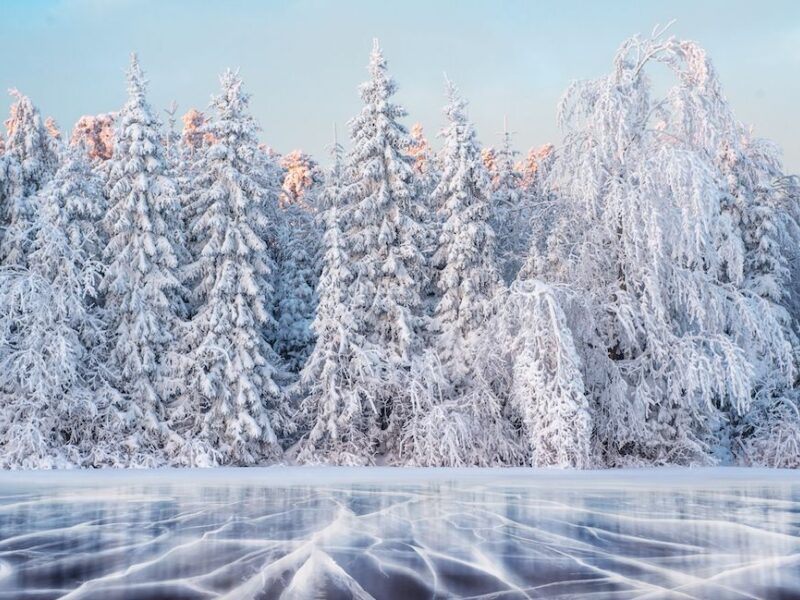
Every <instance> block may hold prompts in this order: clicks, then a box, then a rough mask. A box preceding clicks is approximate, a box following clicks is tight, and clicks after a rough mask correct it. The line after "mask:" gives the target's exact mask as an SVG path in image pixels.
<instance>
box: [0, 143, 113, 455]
mask: <svg viewBox="0 0 800 600" xmlns="http://www.w3.org/2000/svg"><path fill="white" fill-rule="evenodd" d="M37 203H38V205H39V208H38V210H37V212H36V215H35V217H34V221H33V224H32V234H31V242H30V246H29V251H30V252H29V263H30V268H29V269H27V270H15V269H11V268H8V267H6V268H4V269H3V271H2V272H1V273H0V279H2V285H0V307H2V308H0V336H2V343H0V347H2V350H1V351H0V363H2V366H3V368H2V373H3V376H2V378H0V390H2V391H1V392H0V393H2V396H3V400H2V405H3V411H1V412H2V419H1V420H0V432H2V433H1V434H0V439H2V440H3V443H2V448H1V450H2V451H0V456H2V461H3V463H4V465H5V466H15V467H23V468H49V467H62V466H80V465H86V466H98V465H100V464H115V463H116V452H117V447H116V445H117V442H118V440H116V439H114V434H115V433H116V432H117V431H119V430H120V429H121V428H122V426H123V424H124V415H122V414H121V413H120V412H119V411H118V406H117V404H116V403H115V400H116V394H115V393H114V391H113V389H111V388H110V387H109V386H108V384H107V378H106V372H105V368H104V356H103V346H104V344H103V342H104V339H105V332H104V330H103V323H102V319H101V316H100V314H98V308H97V306H96V304H95V302H94V301H95V298H96V296H97V293H96V288H97V283H98V281H99V277H100V264H99V261H98V252H99V250H100V247H101V244H102V236H101V235H100V232H99V228H98V221H99V219H100V217H101V215H102V213H103V204H104V198H103V195H102V188H101V185H100V182H99V181H98V180H97V178H96V177H94V176H93V174H92V172H91V168H90V165H89V164H88V162H87V159H86V158H85V157H84V152H83V150H82V149H79V148H73V149H71V150H70V151H68V153H67V154H66V156H65V161H64V163H63V165H62V166H61V168H60V169H59V170H58V172H57V173H56V174H55V176H54V178H53V180H52V181H51V182H50V183H49V184H48V185H47V186H46V187H45V189H44V190H43V191H42V192H40V198H38V199H37Z"/></svg>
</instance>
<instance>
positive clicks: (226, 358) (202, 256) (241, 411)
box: [173, 70, 291, 466]
mask: <svg viewBox="0 0 800 600" xmlns="http://www.w3.org/2000/svg"><path fill="white" fill-rule="evenodd" d="M220 81H221V85H222V90H221V93H220V94H219V95H218V96H216V97H215V98H214V99H213V101H212V108H213V110H214V116H213V120H212V121H211V123H210V124H209V125H207V127H208V132H209V133H210V134H211V137H212V139H213V143H211V144H210V145H208V146H207V147H205V148H203V150H201V151H200V153H199V159H198V162H197V163H196V164H195V165H194V167H193V170H194V172H195V173H197V176H196V178H195V179H194V180H193V182H192V192H191V198H192V201H191V203H190V214H191V215H192V219H191V233H192V236H193V237H194V239H195V240H198V241H199V242H200V247H199V252H198V253H197V255H196V256H195V260H194V262H193V263H192V264H191V265H190V267H189V269H188V271H189V274H190V276H191V279H192V280H193V281H196V282H197V285H196V287H195V289H194V293H193V303H194V305H195V306H196V307H197V310H196V314H195V315H194V317H193V318H192V320H191V323H190V324H189V327H188V331H187V336H186V343H187V352H188V356H187V361H186V365H185V375H184V378H185V385H184V389H183V390H182V394H181V395H182V398H181V401H180V403H179V404H178V405H177V407H176V409H175V411H174V413H173V418H174V419H175V426H176V427H178V428H180V429H181V431H183V432H184V437H186V438H187V440H190V444H189V447H187V448H186V449H185V450H184V456H183V459H184V460H185V461H186V462H187V464H192V465H195V466H209V465H213V464H240V465H250V464H255V463H258V462H261V461H265V460H275V459H277V458H279V457H280V456H281V454H282V450H281V446H280V444H279V441H278V433H280V432H282V431H285V430H288V429H289V428H290V425H291V423H290V422H289V421H288V419H287V418H286V416H285V409H284V406H283V398H282V393H281V390H280V389H279V386H278V384H277V383H276V382H275V377H276V371H277V367H276V361H277V357H276V355H275V352H274V351H273V349H272V347H271V346H270V344H269V343H268V342H267V340H266V339H265V336H264V329H265V328H270V329H273V328H274V321H273V320H272V316H271V315H270V312H269V304H268V303H269V301H270V299H271V297H272V293H273V288H272V280H273V277H274V265H273V261H272V258H271V256H270V253H269V249H268V247H267V244H266V242H265V232H266V231H267V229H268V228H269V227H270V222H269V217H268V210H267V203H270V202H276V200H277V198H276V197H275V196H274V195H273V194H274V190H268V189H267V188H265V186H264V182H263V174H262V173H261V172H260V168H261V167H262V166H263V161H262V159H261V155H262V152H261V150H260V149H259V148H258V139H257V137H256V136H257V131H258V126H257V124H256V122H255V120H254V119H253V117H252V116H251V115H250V114H249V96H248V94H246V93H245V92H244V90H243V89H242V81H241V79H240V78H239V75H238V74H237V73H235V72H233V71H230V70H229V71H226V72H225V73H224V74H223V75H222V77H221V78H220Z"/></svg>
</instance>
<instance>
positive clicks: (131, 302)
mask: <svg viewBox="0 0 800 600" xmlns="http://www.w3.org/2000/svg"><path fill="white" fill-rule="evenodd" d="M127 75H128V101H127V102H126V104H125V106H124V107H123V108H122V110H121V111H120V113H119V115H118V118H117V130H116V138H115V143H114V154H113V158H112V159H110V160H109V161H108V163H109V181H108V190H107V193H108V199H109V210H108V212H107V213H106V216H105V219H104V224H105V229H106V232H107V234H108V237H109V242H108V245H107V246H106V247H105V250H104V253H103V259H104V263H105V273H104V276H103V280H102V282H101V286H100V290H101V293H102V294H103V295H104V297H105V308H106V310H107V313H108V318H109V336H110V341H111V349H110V353H109V359H110V365H111V368H112V369H114V370H115V371H116V372H117V374H118V386H119V387H120V389H121V391H122V392H123V393H124V394H125V396H126V399H127V402H128V403H129V411H130V417H129V418H130V421H131V430H130V432H129V436H128V438H127V440H126V441H125V443H124V448H125V450H126V451H127V452H129V454H130V458H129V460H130V462H131V464H148V465H149V464H158V463H159V462H161V461H162V460H166V459H168V458H169V455H170V454H172V453H174V452H175V451H176V447H177V446H176V445H179V444H180V440H178V439H177V437H176V435H175V434H174V431H172V430H171V429H170V428H169V426H168V421H167V411H166V405H167V403H168V402H169V399H170V396H171V394H172V393H173V391H174V390H173V387H174V381H173V378H174V376H175V373H174V371H175V364H174V362H175V355H174V351H175V350H176V349H177V345H176V344H177V337H178V333H179V325H180V322H179V318H178V317H177V312H179V310H180V305H181V284H180V281H179V278H178V276H177V271H178V268H179V265H178V260H177V258H176V256H177V254H178V250H177V249H176V248H175V234H176V232H175V231H174V225H173V224H172V223H173V219H174V218H175V215H176V214H177V213H178V200H177V191H176V188H175V183H174V182H173V181H172V180H171V179H170V178H169V177H168V176H167V175H166V174H165V171H166V168H167V166H166V164H165V158H164V148H163V145H162V136H161V131H160V124H159V122H158V120H157V118H156V116H155V115H154V113H153V110H152V109H151V107H150V105H149V104H148V102H147V99H146V97H145V93H146V89H147V87H146V80H145V78H144V74H143V73H142V70H141V68H140V67H139V62H138V60H137V58H136V55H132V56H131V64H130V67H129V69H128V74H127Z"/></svg>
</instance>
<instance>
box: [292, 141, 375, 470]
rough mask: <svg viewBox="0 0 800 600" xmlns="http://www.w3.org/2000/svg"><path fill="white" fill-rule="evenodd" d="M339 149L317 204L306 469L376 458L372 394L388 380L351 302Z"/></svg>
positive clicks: (304, 406) (303, 377) (304, 386)
mask: <svg viewBox="0 0 800 600" xmlns="http://www.w3.org/2000/svg"><path fill="white" fill-rule="evenodd" d="M341 155H342V148H341V146H340V145H339V144H338V143H336V142H334V145H333V165H332V167H331V169H330V170H329V172H328V173H327V174H326V177H325V185H324V188H323V190H322V193H321V195H320V198H319V205H320V208H321V209H322V216H323V224H324V227H325V234H324V237H323V248H324V254H323V256H322V273H321V275H320V278H319V283H318V285H317V296H318V298H319V303H318V306H317V311H316V315H315V317H314V321H313V324H312V330H313V333H314V334H315V336H316V343H315V345H314V349H313V351H312V352H311V355H310V356H309V358H308V361H307V362H306V364H305V366H304V367H303V370H302V371H301V373H300V378H299V382H298V385H297V389H298V391H299V394H300V395H301V396H302V401H301V403H300V411H299V416H300V420H301V421H302V426H303V429H304V430H305V431H306V433H305V435H304V436H303V438H302V439H301V441H300V444H299V447H298V453H297V458H298V460H299V461H301V462H306V463H316V462H326V463H334V464H344V465H358V464H368V463H370V462H371V461H372V460H373V456H374V452H375V443H376V440H375V436H374V427H375V426H374V423H375V415H376V414H377V411H378V408H377V406H376V404H375V402H374V400H373V394H374V390H375V389H376V388H377V387H378V386H379V385H380V378H381V377H382V376H383V373H382V371H381V368H382V367H381V364H382V363H383V361H384V359H383V355H382V349H381V348H379V347H378V346H376V345H374V344H372V343H371V342H370V341H369V340H367V339H366V338H365V336H364V335H363V333H362V332H361V330H360V324H359V323H358V321H357V320H356V318H357V314H358V313H357V312H356V311H354V310H353V308H352V306H351V304H350V302H349V298H350V293H351V286H352V283H353V280H354V274H353V271H352V270H351V264H352V263H351V261H350V257H349V255H348V253H347V245H346V241H345V238H344V232H343V231H342V215H343V214H346V210H347V207H348V204H347V201H346V199H345V198H344V197H343V194H344V188H345V182H344V173H343V166H342V159H341Z"/></svg>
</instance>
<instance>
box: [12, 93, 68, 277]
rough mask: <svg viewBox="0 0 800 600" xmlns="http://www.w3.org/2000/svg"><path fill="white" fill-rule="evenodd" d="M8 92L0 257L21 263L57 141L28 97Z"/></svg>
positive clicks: (55, 164)
mask: <svg viewBox="0 0 800 600" xmlns="http://www.w3.org/2000/svg"><path fill="white" fill-rule="evenodd" d="M11 95H12V96H13V97H14V99H15V102H14V104H12V106H11V115H10V117H9V118H8V120H7V121H6V122H5V125H6V131H7V133H8V139H7V140H6V145H5V146H6V147H5V152H4V153H3V161H4V163H5V167H4V168H3V182H2V184H0V200H2V206H0V212H1V213H2V214H0V217H2V225H3V227H4V232H3V236H2V239H0V260H2V263H3V264H4V265H6V266H19V267H24V266H26V265H27V257H26V253H27V251H28V244H29V242H30V234H31V223H32V222H33V218H34V214H35V212H36V206H35V198H36V194H37V192H38V191H39V190H41V189H42V188H43V187H44V186H45V185H46V184H47V182H48V181H49V180H50V179H51V178H52V176H53V175H54V174H55V172H56V169H57V168H58V160H59V159H58V154H59V150H58V146H59V141H58V140H56V139H54V138H53V137H52V136H51V135H50V134H49V133H48V131H47V129H46V127H45V125H44V123H43V122H42V117H41V115H40V114H39V111H38V109H37V108H36V107H35V106H34V105H33V103H32V102H31V100H30V98H28V97H27V96H23V95H22V94H20V93H19V92H18V91H17V90H12V91H11Z"/></svg>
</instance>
